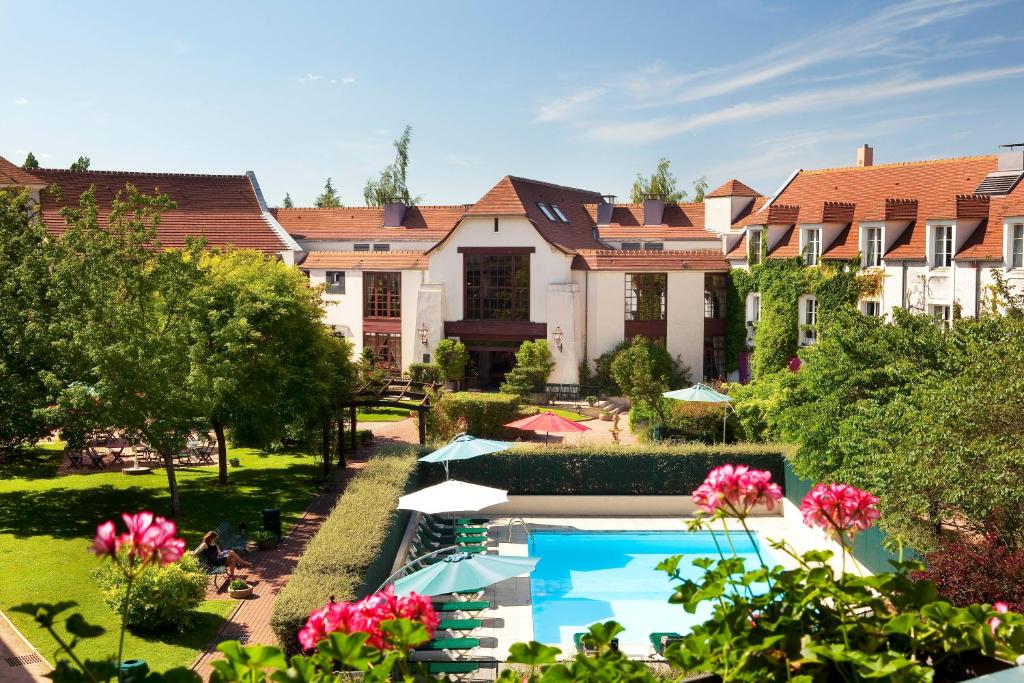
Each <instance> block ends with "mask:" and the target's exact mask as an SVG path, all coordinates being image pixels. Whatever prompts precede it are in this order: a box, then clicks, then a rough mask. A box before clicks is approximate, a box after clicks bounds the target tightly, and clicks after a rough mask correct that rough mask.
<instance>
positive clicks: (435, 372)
mask: <svg viewBox="0 0 1024 683" xmlns="http://www.w3.org/2000/svg"><path fill="white" fill-rule="evenodd" d="M409 379H411V380H412V381H413V382H426V383H428V384H430V383H437V382H443V381H444V376H443V374H442V373H441V366H440V365H437V364H436V363H409Z"/></svg>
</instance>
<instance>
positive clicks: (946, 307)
mask: <svg viewBox="0 0 1024 683" xmlns="http://www.w3.org/2000/svg"><path fill="white" fill-rule="evenodd" d="M928 314H929V315H930V316H931V317H932V322H934V323H935V324H936V325H938V326H940V327H942V328H943V329H945V330H948V329H949V326H950V325H951V324H952V323H953V306H952V305H950V304H930V305H929V306H928Z"/></svg>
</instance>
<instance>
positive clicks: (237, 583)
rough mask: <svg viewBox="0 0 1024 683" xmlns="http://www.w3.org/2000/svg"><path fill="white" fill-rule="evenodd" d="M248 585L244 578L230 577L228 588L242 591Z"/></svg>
mask: <svg viewBox="0 0 1024 683" xmlns="http://www.w3.org/2000/svg"><path fill="white" fill-rule="evenodd" d="M248 587H249V584H247V583H246V582H245V580H244V579H232V580H231V583H229V584H228V588H229V589H230V590H233V591H244V590H245V589H246V588H248Z"/></svg>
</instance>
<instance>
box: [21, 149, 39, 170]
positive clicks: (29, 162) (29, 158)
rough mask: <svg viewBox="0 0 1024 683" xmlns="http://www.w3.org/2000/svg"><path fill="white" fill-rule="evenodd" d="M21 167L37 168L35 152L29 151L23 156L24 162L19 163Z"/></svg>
mask: <svg viewBox="0 0 1024 683" xmlns="http://www.w3.org/2000/svg"><path fill="white" fill-rule="evenodd" d="M21 167H22V168H25V169H32V168H39V160H38V159H36V155H35V154H33V153H32V152H29V153H28V154H27V155H26V156H25V163H23V164H22V165H21Z"/></svg>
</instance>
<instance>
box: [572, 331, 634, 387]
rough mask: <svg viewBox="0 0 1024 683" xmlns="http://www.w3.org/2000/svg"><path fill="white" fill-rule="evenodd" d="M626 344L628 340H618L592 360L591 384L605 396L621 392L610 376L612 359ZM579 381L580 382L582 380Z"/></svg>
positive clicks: (627, 344)
mask: <svg viewBox="0 0 1024 683" xmlns="http://www.w3.org/2000/svg"><path fill="white" fill-rule="evenodd" d="M627 346H629V342H628V341H620V342H619V343H618V344H616V345H615V346H614V347H613V348H611V349H609V350H608V351H605V352H604V353H602V354H601V355H600V356H598V357H597V358H596V359H595V360H594V367H595V371H594V377H593V384H595V385H596V386H597V390H598V392H600V393H601V394H604V395H605V396H619V395H621V394H622V389H620V388H619V385H618V384H617V383H616V382H615V378H614V377H612V361H613V360H615V356H616V354H618V353H619V351H621V350H622V349H624V348H626V347H627ZM580 381H581V382H582V380H580Z"/></svg>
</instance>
